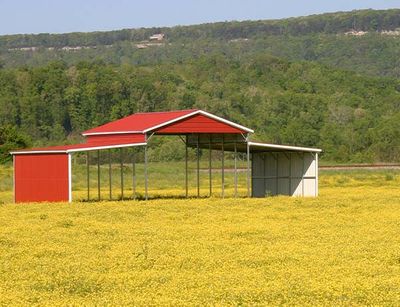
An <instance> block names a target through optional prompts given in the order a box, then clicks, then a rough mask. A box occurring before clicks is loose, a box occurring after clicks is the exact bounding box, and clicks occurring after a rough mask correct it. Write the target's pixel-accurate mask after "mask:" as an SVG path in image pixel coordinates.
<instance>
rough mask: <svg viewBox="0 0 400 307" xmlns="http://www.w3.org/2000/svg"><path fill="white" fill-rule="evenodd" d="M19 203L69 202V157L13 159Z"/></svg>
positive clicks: (31, 156)
mask: <svg viewBox="0 0 400 307" xmlns="http://www.w3.org/2000/svg"><path fill="white" fill-rule="evenodd" d="M14 159H15V160H14V163H15V164H14V165H15V168H14V183H15V187H14V188H15V201H16V202H39V201H52V202H55V201H68V195H69V186H68V185H69V183H68V154H36V155H35V154H28V155H15V156H14Z"/></svg>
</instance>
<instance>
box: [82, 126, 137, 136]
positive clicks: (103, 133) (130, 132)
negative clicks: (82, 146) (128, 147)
mask: <svg viewBox="0 0 400 307" xmlns="http://www.w3.org/2000/svg"><path fill="white" fill-rule="evenodd" d="M93 129H95V128H93ZM106 134H144V132H143V131H117V132H89V133H81V135H83V136H88V135H89V136H90V135H106Z"/></svg>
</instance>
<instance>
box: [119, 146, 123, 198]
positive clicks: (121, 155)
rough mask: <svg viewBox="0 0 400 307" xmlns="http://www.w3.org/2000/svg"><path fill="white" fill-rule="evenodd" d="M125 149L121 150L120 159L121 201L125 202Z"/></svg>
mask: <svg viewBox="0 0 400 307" xmlns="http://www.w3.org/2000/svg"><path fill="white" fill-rule="evenodd" d="M123 153H124V152H123V148H120V150H119V159H120V167H121V200H124V160H123V159H124V156H123Z"/></svg>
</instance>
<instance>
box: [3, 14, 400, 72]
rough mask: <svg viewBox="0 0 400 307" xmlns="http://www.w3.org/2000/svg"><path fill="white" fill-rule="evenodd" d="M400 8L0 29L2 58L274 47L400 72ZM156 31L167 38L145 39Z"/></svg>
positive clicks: (135, 57) (172, 58) (289, 54)
mask: <svg viewBox="0 0 400 307" xmlns="http://www.w3.org/2000/svg"><path fill="white" fill-rule="evenodd" d="M399 29H400V10H385V11H374V10H363V11H354V12H340V13H331V14H322V15H313V16H308V17H300V18H289V19H282V20H271V21H268V20H263V21H243V22H220V23H212V24H202V25H195V26H179V27H172V28H142V29H125V30H119V31H109V32H91V33H69V34H38V35H8V36H0V65H3V66H5V67H19V66H21V65H29V66H41V65H45V64H47V63H48V62H49V61H54V60H62V61H65V62H66V63H67V64H69V65H71V64H77V63H78V62H80V61H82V60H87V61H93V60H94V59H96V60H102V61H104V62H106V63H112V64H117V65H119V64H134V65H144V64H146V65H153V64H159V63H179V62H183V61H186V60H189V59H193V58H199V57H201V56H208V55H210V54H222V55H224V56H226V57H229V58H231V59H234V60H238V59H242V58H246V57H248V58H253V57H254V56H258V55H262V54H265V53H270V54H273V55H275V56H278V57H283V58H286V59H288V60H295V61H297V60H308V61H319V62H321V63H323V64H328V65H334V66H335V67H341V68H344V69H348V70H354V71H357V72H360V73H364V74H369V75H380V76H394V77H400V69H399V67H400V31H399ZM155 33H163V34H165V39H164V40H163V41H161V42H157V43H155V44H154V43H150V44H147V43H148V40H149V37H150V36H151V35H152V34H155Z"/></svg>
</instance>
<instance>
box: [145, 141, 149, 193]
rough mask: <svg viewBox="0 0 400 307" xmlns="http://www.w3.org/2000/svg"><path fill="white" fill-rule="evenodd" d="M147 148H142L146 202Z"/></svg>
mask: <svg viewBox="0 0 400 307" xmlns="http://www.w3.org/2000/svg"><path fill="white" fill-rule="evenodd" d="M147 179H148V178H147V146H145V147H144V196H145V199H146V200H148V198H149V195H148V186H147V184H148V182H147Z"/></svg>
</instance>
